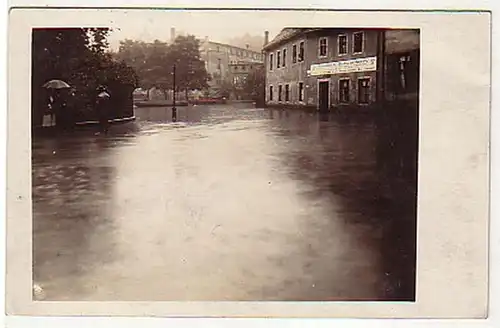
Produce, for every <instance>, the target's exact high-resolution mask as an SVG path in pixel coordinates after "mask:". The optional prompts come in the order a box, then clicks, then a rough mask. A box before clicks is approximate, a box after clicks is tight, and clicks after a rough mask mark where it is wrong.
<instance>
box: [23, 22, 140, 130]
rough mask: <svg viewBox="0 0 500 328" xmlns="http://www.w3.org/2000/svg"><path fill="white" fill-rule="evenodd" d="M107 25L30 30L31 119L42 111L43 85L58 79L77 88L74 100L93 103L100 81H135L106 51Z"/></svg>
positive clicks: (125, 83) (119, 84)
mask: <svg viewBox="0 0 500 328" xmlns="http://www.w3.org/2000/svg"><path fill="white" fill-rule="evenodd" d="M109 31H110V30H109V29H108V28H48V29H35V30H34V31H33V34H32V114H33V123H37V122H38V123H39V122H40V120H41V116H40V115H43V108H44V107H43V106H44V99H45V97H46V90H44V89H43V88H42V85H43V84H44V83H45V82H46V81H48V80H51V79H61V80H64V81H66V82H68V83H69V84H70V85H71V86H73V87H74V88H75V89H76V97H75V99H74V101H75V103H76V104H78V106H79V107H86V105H90V104H92V103H93V96H94V93H95V88H96V87H97V85H99V84H112V85H114V86H115V88H122V87H123V88H125V89H130V88H132V87H134V86H135V85H136V84H137V78H136V76H135V72H133V70H131V68H130V67H128V66H126V65H124V64H120V63H118V62H116V61H115V60H114V59H113V58H112V56H111V55H110V54H109V53H108V52H106V51H107V47H108V42H107V35H108V33H109Z"/></svg>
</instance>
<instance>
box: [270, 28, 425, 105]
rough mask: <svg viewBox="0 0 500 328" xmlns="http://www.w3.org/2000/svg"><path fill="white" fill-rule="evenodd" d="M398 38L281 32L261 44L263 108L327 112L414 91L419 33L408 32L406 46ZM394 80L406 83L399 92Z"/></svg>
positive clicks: (371, 32) (360, 32) (378, 33)
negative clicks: (301, 108) (262, 58)
mask: <svg viewBox="0 0 500 328" xmlns="http://www.w3.org/2000/svg"><path fill="white" fill-rule="evenodd" d="M266 36H267V35H266ZM402 36H403V34H398V33H397V31H396V30H394V31H392V30H383V29H353V28H285V29H283V30H282V31H281V32H280V33H279V34H278V35H277V36H276V37H275V38H274V39H273V40H272V41H271V42H268V43H267V44H266V45H265V46H264V54H265V67H266V104H267V105H271V106H273V105H281V106H301V107H311V108H315V109H318V110H320V111H329V110H332V109H335V108H340V107H343V106H344V107H345V106H353V105H356V106H367V105H370V104H373V103H375V102H377V101H382V100H387V99H389V98H391V97H392V96H393V95H394V94H401V93H402V92H406V91H408V92H409V90H413V91H414V90H415V88H418V68H419V60H418V53H419V49H420V43H419V31H418V30H406V34H404V36H405V38H406V40H407V42H406V43H405V44H401V43H399V41H398V40H399V39H400V38H402ZM402 56H407V57H405V58H407V59H401V58H400V57H402ZM386 59H387V65H386V63H385V62H386ZM399 61H401V63H400V64H401V65H399V66H397V65H396V64H395V63H396V62H398V63H399ZM398 67H399V68H398ZM401 76H403V78H401ZM398 78H399V81H406V82H403V84H404V85H403V88H401V86H398V83H399V82H397V81H398ZM410 80H411V82H410ZM405 83H406V84H405ZM404 90H406V91H404ZM386 91H387V93H386ZM409 93H411V92H409Z"/></svg>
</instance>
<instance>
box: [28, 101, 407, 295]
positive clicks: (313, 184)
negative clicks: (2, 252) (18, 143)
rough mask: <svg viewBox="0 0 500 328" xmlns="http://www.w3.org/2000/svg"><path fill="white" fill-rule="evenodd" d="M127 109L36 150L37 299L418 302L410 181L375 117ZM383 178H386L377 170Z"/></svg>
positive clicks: (39, 141) (245, 109)
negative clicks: (385, 145) (103, 130)
mask: <svg viewBox="0 0 500 328" xmlns="http://www.w3.org/2000/svg"><path fill="white" fill-rule="evenodd" d="M170 113H171V112H170V109H166V108H141V109H137V111H136V116H137V121H136V122H132V123H126V124H122V125H114V126H112V128H111V131H110V133H109V135H108V136H102V135H95V134H94V132H95V129H94V128H93V127H91V128H85V129H82V130H81V131H76V132H74V133H71V134H68V135H67V136H64V137H59V138H55V137H53V136H52V137H48V136H45V137H38V138H34V144H33V155H32V157H33V206H34V214H33V231H34V240H33V244H34V245H33V259H34V265H33V279H34V281H35V282H37V283H38V284H40V286H41V287H42V288H43V290H44V293H45V299H46V300H74V301H87V300H88V301H160V300H162V301H167V300H179V301H211V300H228V301H238V300H241V301H268V300H287V301H299V300H413V299H414V297H415V295H414V289H415V287H414V283H415V277H414V269H415V254H414V253H415V246H414V243H415V221H416V218H415V215H416V214H415V213H416V210H415V192H416V191H415V186H412V185H411V184H408V183H407V182H405V180H404V179H403V178H401V177H399V176H398V174H396V173H394V174H391V173H390V171H389V173H387V172H386V171H383V170H381V169H380V167H381V159H380V156H378V155H377V149H379V144H380V143H381V140H380V133H378V128H377V126H376V125H375V123H373V122H372V121H370V120H365V121H363V120H361V121H339V120H336V119H334V118H331V117H319V116H318V115H317V114H310V113H306V112H303V111H296V110H276V109H275V110H270V109H254V108H251V107H250V106H245V105H238V106H230V105H224V106H212V107H208V106H198V107H180V108H179V109H178V120H179V122H177V123H171V122H170V117H171V116H170V115H171V114H170ZM384 172H385V173H384Z"/></svg>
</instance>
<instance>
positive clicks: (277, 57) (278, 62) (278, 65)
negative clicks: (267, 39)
mask: <svg viewBox="0 0 500 328" xmlns="http://www.w3.org/2000/svg"><path fill="white" fill-rule="evenodd" d="M280 62H281V53H280V52H279V51H277V52H276V68H280Z"/></svg>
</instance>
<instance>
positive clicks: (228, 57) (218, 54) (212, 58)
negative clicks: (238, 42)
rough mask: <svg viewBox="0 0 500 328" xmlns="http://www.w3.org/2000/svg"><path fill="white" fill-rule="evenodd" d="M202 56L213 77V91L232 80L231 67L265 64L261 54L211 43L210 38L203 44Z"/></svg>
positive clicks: (246, 49)
mask: <svg viewBox="0 0 500 328" xmlns="http://www.w3.org/2000/svg"><path fill="white" fill-rule="evenodd" d="M200 55H201V59H202V60H204V61H205V66H206V69H207V72H208V73H209V74H210V76H211V77H212V80H211V81H210V82H209V86H210V89H212V90H213V91H217V90H219V89H220V87H221V86H222V85H223V83H224V82H225V81H228V79H230V78H231V77H230V65H236V63H237V62H248V63H262V62H263V54H262V53H261V52H257V51H253V50H250V49H248V48H240V47H235V46H232V45H229V44H224V43H218V42H213V41H209V40H208V37H205V39H204V40H203V41H202V43H201V46H200Z"/></svg>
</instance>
